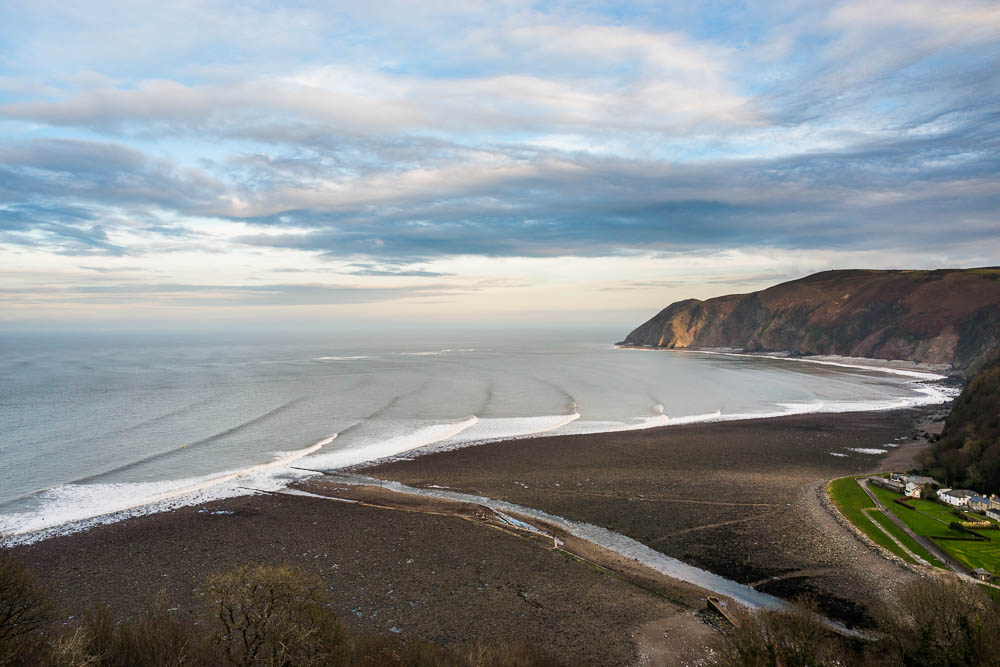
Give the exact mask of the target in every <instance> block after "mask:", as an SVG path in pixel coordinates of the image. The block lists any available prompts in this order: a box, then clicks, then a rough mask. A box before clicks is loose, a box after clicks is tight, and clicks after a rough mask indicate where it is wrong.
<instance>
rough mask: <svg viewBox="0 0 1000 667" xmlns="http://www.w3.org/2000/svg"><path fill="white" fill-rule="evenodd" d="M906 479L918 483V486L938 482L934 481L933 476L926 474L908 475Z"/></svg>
mask: <svg viewBox="0 0 1000 667" xmlns="http://www.w3.org/2000/svg"><path fill="white" fill-rule="evenodd" d="M906 481H907V482H911V483H913V484H916V485H918V486H923V485H924V484H934V485H935V486H936V485H937V482H935V481H934V478H933V477H927V476H926V475H908V476H907V477H906Z"/></svg>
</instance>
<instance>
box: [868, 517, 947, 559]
mask: <svg viewBox="0 0 1000 667" xmlns="http://www.w3.org/2000/svg"><path fill="white" fill-rule="evenodd" d="M870 516H871V517H872V518H873V519H875V521H878V523H879V525H881V526H882V527H883V528H885V529H886V530H887V531H889V532H890V533H892V535H893V536H894V537H895V538H896V539H897V540H899V541H900V542H902V543H903V544H905V545H906V548H907V549H909V550H910V551H912V552H913V553H915V554H917V555H918V556H920V557H921V558H923V559H924V560H925V561H927V562H928V563H930V564H931V565H933V566H935V567H944V563H942V562H941V561H939V560H938V559H937V558H935V557H934V556H932V555H931V554H930V553H929V552H928V551H927V550H926V549H924V548H923V547H922V546H920V545H919V544H917V543H916V542H915V541H914V540H913V538H912V537H910V536H909V535H907V534H906V533H904V532H903V529H902V528H900V527H899V526H897V525H896V524H894V523H893V522H892V519H890V518H889V517H887V516H886V515H885V514H883V513H882V512H871V513H870Z"/></svg>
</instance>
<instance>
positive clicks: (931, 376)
mask: <svg viewBox="0 0 1000 667" xmlns="http://www.w3.org/2000/svg"><path fill="white" fill-rule="evenodd" d="M674 351H679V352H693V353H695V354H714V355H717V356H721V357H745V358H748V359H773V360H775V361H799V362H802V363H806V364H819V365H821V366H839V367H841V368H858V369H861V370H864V371H878V372H880V373H889V374H891V375H902V376H904V377H911V378H915V379H917V380H947V379H948V376H947V375H939V374H937V373H928V372H926V371H908V370H903V369H902V368H891V367H888V366H872V365H866V364H848V363H844V362H842V361H829V360H826V359H809V358H808V357H779V356H774V355H770V354H750V353H747V352H718V351H716V350H686V349H684V350H674Z"/></svg>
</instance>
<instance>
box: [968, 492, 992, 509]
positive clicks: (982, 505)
mask: <svg viewBox="0 0 1000 667" xmlns="http://www.w3.org/2000/svg"><path fill="white" fill-rule="evenodd" d="M989 508H990V499H989V498H986V497H984V496H972V497H971V498H969V509H971V510H975V511H977V512H985V511H986V510H988V509H989Z"/></svg>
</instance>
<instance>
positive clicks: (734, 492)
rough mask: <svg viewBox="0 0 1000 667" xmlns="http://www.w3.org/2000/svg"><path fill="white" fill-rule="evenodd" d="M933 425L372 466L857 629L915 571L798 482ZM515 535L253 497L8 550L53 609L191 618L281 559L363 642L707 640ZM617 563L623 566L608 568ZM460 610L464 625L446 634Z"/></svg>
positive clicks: (748, 425)
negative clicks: (629, 545)
mask: <svg viewBox="0 0 1000 667" xmlns="http://www.w3.org/2000/svg"><path fill="white" fill-rule="evenodd" d="M933 413H934V411H933V410H930V409H924V410H908V411H904V410H897V411H891V412H871V413H851V414H847V415H843V414H836V415H835V414H812V415H797V416H789V417H779V418H772V419H761V420H750V421H742V422H718V423H713V424H695V425H687V426H676V427H672V428H661V429H648V430H644V431H630V432H618V433H610V434H588V435H564V436H553V435H549V436H548V437H547V438H545V439H538V438H532V439H521V440H511V441H503V442H498V443H492V444H490V446H488V447H472V448H464V449H459V450H452V451H445V452H437V453H433V454H428V455H426V456H421V457H419V458H415V459H412V460H409V461H393V462H383V463H379V464H375V465H373V466H370V468H369V470H368V472H369V474H373V476H377V477H383V478H388V479H395V480H398V481H400V482H402V483H404V484H407V485H410V486H418V487H419V486H421V485H422V486H424V487H425V488H431V487H433V486H448V487H450V488H452V489H455V490H458V491H460V492H465V493H476V494H478V495H482V496H485V497H487V498H493V499H498V500H506V501H508V502H513V503H515V504H519V505H522V506H524V507H527V508H533V509H538V510H540V511H543V512H548V513H550V514H554V515H556V516H559V517H565V518H566V519H568V520H571V521H573V520H575V521H584V522H586V523H591V524H593V525H595V526H598V527H603V528H606V529H608V530H612V531H614V532H616V533H620V534H623V535H626V536H628V537H629V538H631V539H633V540H636V541H637V542H638V543H640V544H642V545H645V546H646V547H649V548H651V549H655V550H656V551H657V552H660V553H663V554H664V555H666V556H669V557H673V558H677V559H678V560H681V561H682V562H684V563H687V564H691V565H694V566H695V567H699V568H701V569H705V570H707V571H709V572H713V573H715V574H717V575H719V576H722V577H724V578H726V579H730V580H732V581H736V582H738V583H741V584H744V585H749V586H751V587H753V588H754V589H756V590H759V591H760V592H762V593H766V594H768V595H774V596H777V597H780V598H783V599H792V598H794V597H796V596H797V595H798V594H801V593H806V594H809V595H812V596H813V597H814V599H817V600H818V601H819V602H820V609H821V611H822V612H823V613H824V614H825V615H827V616H828V617H831V618H833V619H835V620H838V621H840V622H844V623H846V624H847V625H849V626H853V627H856V628H860V629H864V628H865V627H866V626H867V624H868V623H869V621H867V620H866V619H867V612H866V611H865V609H866V607H867V606H868V604H869V603H870V602H872V601H873V600H875V599H884V598H887V597H890V596H891V594H892V591H893V590H894V587H895V586H896V585H898V584H899V583H902V582H905V581H907V580H908V579H907V578H908V577H912V576H915V575H913V574H912V572H910V571H909V570H906V569H904V568H900V567H899V566H898V565H896V564H893V563H891V562H889V561H886V560H884V559H882V558H881V557H879V556H877V555H876V554H874V553H873V552H872V551H871V550H870V549H868V548H867V547H866V546H865V545H863V544H861V542H860V541H859V540H858V539H857V538H856V537H855V536H853V535H851V534H850V533H848V532H847V531H846V529H844V528H843V527H842V526H840V525H839V524H837V523H836V521H835V520H834V518H833V517H831V516H830V515H829V514H828V513H826V512H825V510H823V509H822V508H820V507H819V505H818V502H817V503H811V502H810V501H809V500H808V496H809V493H808V489H809V488H813V487H814V485H815V483H816V482H817V481H819V480H826V479H831V478H833V477H836V476H843V475H844V474H850V473H853V472H857V473H861V472H868V471H869V470H871V469H872V468H874V467H876V466H877V465H878V464H879V462H880V461H883V460H885V459H886V458H887V457H888V456H890V455H888V454H887V455H884V456H871V455H865V454H851V455H850V456H849V457H846V458H840V457H835V456H830V455H829V454H828V453H827V452H829V451H831V449H832V448H835V447H839V448H852V447H853V448H864V447H865V446H866V445H867V446H872V445H875V444H882V443H888V442H899V443H900V444H901V445H903V446H902V447H900V448H898V449H900V450H902V449H904V448H909V449H913V448H915V447H916V446H917V445H918V444H919V442H918V441H917V440H912V441H910V440H907V441H906V443H905V444H903V441H894V438H898V437H901V436H905V435H907V434H910V435H912V434H915V432H916V430H917V429H918V427H917V426H915V422H914V418H916V417H920V416H925V417H926V415H929V414H933ZM894 449H895V448H894ZM629 452H632V453H631V454H629ZM541 462H545V465H542V463H541ZM317 484H334V485H336V479H335V478H333V477H321V476H315V477H311V478H309V479H305V480H303V481H302V482H301V483H300V484H299V485H298V486H299V488H303V489H306V490H308V489H309V488H310V486H312V485H317ZM812 495H813V497H815V494H812ZM813 505H815V507H814V506H813ZM517 532H518V531H516V530H514V529H511V530H507V531H503V530H497V529H495V528H491V527H488V526H485V525H484V524H483V523H482V522H479V521H474V520H471V519H469V518H465V519H463V518H460V517H454V516H444V515H441V514H435V513H433V512H431V513H424V514H421V513H412V512H400V511H393V510H391V509H385V508H381V509H380V508H377V507H366V506H361V505H359V504H356V503H350V502H330V501H329V499H326V500H323V499H317V498H310V497H309V496H308V495H307V494H305V495H299V494H294V493H268V494H257V495H247V496H239V497H231V498H226V499H221V500H214V501H211V502H206V503H202V504H200V505H197V506H187V507H181V508H177V509H175V510H173V511H169V512H161V513H156V514H147V515H143V516H136V517H131V518H127V519H125V520H123V521H120V522H117V523H111V524H105V525H101V526H96V527H92V528H91V529H90V530H86V531H82V532H76V533H73V534H69V535H63V536H57V537H52V538H50V539H46V540H42V541H39V542H36V543H34V544H26V545H21V546H17V547H12V548H11V549H10V550H11V552H12V553H14V554H15V556H17V557H20V558H21V559H23V560H25V561H26V562H27V563H29V565H31V566H32V567H33V569H35V570H36V572H38V574H39V576H40V577H41V578H42V580H43V581H44V582H46V584H47V587H49V588H50V589H55V590H57V597H58V600H57V602H58V603H59V606H60V607H61V608H62V609H63V610H64V612H65V614H66V616H75V615H78V614H79V613H80V611H81V608H82V605H84V604H86V603H87V602H88V601H90V600H104V601H106V602H107V603H108V604H109V605H110V606H111V607H112V609H113V610H114V612H115V613H116V614H129V613H134V612H135V611H137V609H138V608H139V605H141V598H143V596H145V595H147V594H148V595H149V596H153V595H154V594H155V593H156V591H158V590H160V589H161V588H163V589H165V590H166V591H167V593H168V596H169V597H170V598H171V599H172V600H173V604H174V605H175V606H177V608H178V609H181V610H185V613H186V612H187V611H191V610H193V609H195V608H197V606H198V604H200V602H199V598H198V594H197V590H198V589H199V585H200V583H201V581H203V580H204V578H205V577H206V576H208V575H210V574H213V573H215V572H218V571H220V570H223V569H225V568H227V567H232V566H235V565H237V564H241V563H243V562H248V561H249V562H274V563H290V564H295V565H298V566H301V567H304V568H306V569H307V570H309V571H312V572H314V573H317V574H319V575H320V576H322V577H324V579H325V580H326V581H327V582H328V585H329V587H330V589H331V591H333V596H334V598H335V599H334V606H335V608H336V609H337V610H338V613H340V614H341V615H344V616H345V617H347V618H348V619H349V620H350V622H351V623H352V625H355V626H356V627H357V628H359V629H361V630H363V631H372V632H395V631H396V630H394V629H393V628H397V629H399V630H400V633H401V636H403V637H404V638H418V637H419V638H426V639H431V640H433V641H437V642H440V643H444V644H451V645H458V644H461V643H462V642H468V641H472V640H474V639H478V638H486V639H489V638H497V639H501V638H503V637H509V636H525V637H530V638H532V640H534V641H538V642H541V643H544V644H546V645H549V646H552V647H555V648H557V649H558V650H559V651H563V652H566V653H565V654H566V655H569V656H573V657H574V659H575V660H576V661H577V662H579V663H580V664H600V663H604V664H608V663H611V664H624V663H632V662H635V659H636V655H637V653H636V651H640V649H639V648H637V646H638V645H639V643H641V642H640V640H642V642H645V645H646V648H647V649H649V650H651V651H654V652H655V651H656V650H662V649H663V647H664V642H666V645H667V646H668V648H669V649H670V651H672V652H677V651H680V650H681V648H680V647H684V649H683V650H684V651H693V652H694V653H695V654H697V653H698V651H701V650H703V647H704V645H705V642H707V641H708V640H709V638H710V636H711V633H712V631H711V630H710V629H709V628H708V626H706V625H705V624H704V623H703V622H702V621H701V620H700V619H699V617H698V616H697V614H696V611H698V609H699V608H700V606H703V601H702V602H699V595H700V593H698V592H697V590H696V589H695V588H693V587H692V586H691V585H690V584H685V583H683V582H680V581H676V580H674V581H673V582H672V583H671V582H666V583H664V582H665V579H664V578H663V577H651V576H649V575H648V574H647V575H642V571H641V568H640V569H639V570H634V571H633V570H629V571H628V572H630V573H631V574H629V573H628V572H627V573H626V575H622V574H621V571H620V570H619V571H618V573H617V574H616V573H615V572H606V571H603V570H600V569H596V568H595V567H594V566H593V565H588V564H587V563H585V562H582V561H581V562H578V561H576V560H574V559H573V558H572V557H570V556H569V555H566V554H562V553H561V552H560V551H558V550H554V549H552V548H551V547H552V540H551V538H545V537H539V536H534V537H532V536H531V535H524V534H520V535H517V534H512V533H517ZM261 536H266V537H264V538H262V537H261ZM584 548H591V547H586V545H584ZM593 548H596V547H593ZM590 560H593V561H595V562H596V563H598V564H600V563H601V561H600V559H599V558H595V559H590ZM628 563H629V559H628V558H621V559H620V565H621V566H622V567H624V566H626V565H628ZM633 565H634V566H635V567H639V564H637V563H633ZM629 577H633V579H630V578H629ZM651 588H652V589H653V590H652V591H651V590H650V589H651ZM469 609H472V610H473V612H472V615H471V619H472V620H471V621H470V622H469V623H458V622H457V621H456V619H458V618H465V616H464V615H466V614H467V610H469ZM359 610H360V615H359ZM662 624H667V625H669V626H670V627H672V628H675V630H674V631H672V632H671V634H670V635H669V636H668V637H666V638H665V639H664V637H663V636H662V633H659V634H657V633H652V635H651V634H650V632H648V631H644V630H642V629H643V628H646V629H647V630H648V629H649V628H656V627H660V625H662ZM609 629H612V631H613V632H614V633H616V636H615V639H614V641H613V642H612V643H611V645H608V646H605V645H603V643H602V642H603V640H601V641H598V639H597V638H601V637H604V636H605V634H606V632H608V631H609ZM633 636H634V637H635V638H636V639H635V641H633V639H632V637H633ZM637 642H638V643H637ZM650 647H651V648H650ZM641 650H643V651H644V650H646V649H641Z"/></svg>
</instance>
